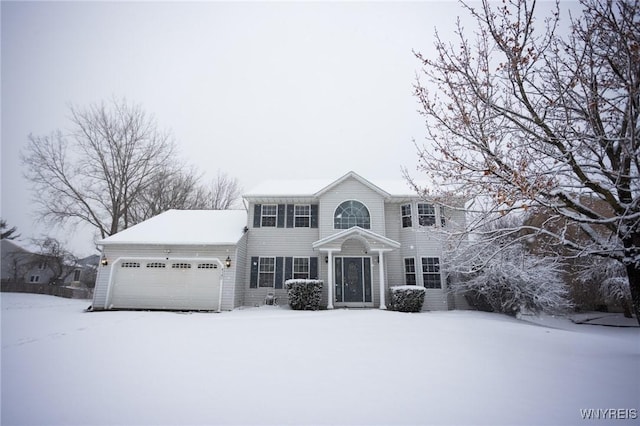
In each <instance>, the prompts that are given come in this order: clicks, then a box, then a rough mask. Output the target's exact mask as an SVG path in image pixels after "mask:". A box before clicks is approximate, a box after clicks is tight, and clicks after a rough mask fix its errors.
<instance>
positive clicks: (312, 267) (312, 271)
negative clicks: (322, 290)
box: [309, 257, 318, 280]
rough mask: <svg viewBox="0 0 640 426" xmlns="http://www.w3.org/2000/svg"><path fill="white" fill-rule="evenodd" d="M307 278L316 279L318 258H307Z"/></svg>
mask: <svg viewBox="0 0 640 426" xmlns="http://www.w3.org/2000/svg"><path fill="white" fill-rule="evenodd" d="M309 278H310V279H312V280H317V279H318V258H317V257H310V258H309Z"/></svg>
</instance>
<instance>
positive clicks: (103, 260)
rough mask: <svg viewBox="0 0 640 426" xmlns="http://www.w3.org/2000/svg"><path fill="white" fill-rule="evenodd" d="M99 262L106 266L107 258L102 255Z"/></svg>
mask: <svg viewBox="0 0 640 426" xmlns="http://www.w3.org/2000/svg"><path fill="white" fill-rule="evenodd" d="M100 264H101V265H102V266H107V265H108V264H109V261H108V260H107V258H106V257H103V258H102V259H101V260H100Z"/></svg>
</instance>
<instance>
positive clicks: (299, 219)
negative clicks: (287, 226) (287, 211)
mask: <svg viewBox="0 0 640 426" xmlns="http://www.w3.org/2000/svg"><path fill="white" fill-rule="evenodd" d="M293 223H294V226H295V227H296V228H309V227H311V206H310V205H309V204H296V205H295V206H293Z"/></svg>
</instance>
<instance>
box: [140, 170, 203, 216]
mask: <svg viewBox="0 0 640 426" xmlns="http://www.w3.org/2000/svg"><path fill="white" fill-rule="evenodd" d="M199 180H200V176H199V174H198V173H197V172H196V170H195V169H193V168H192V169H189V170H186V169H185V168H184V167H182V166H179V167H172V168H170V169H169V168H168V169H164V170H160V171H158V173H156V175H155V176H154V178H153V179H152V183H151V184H150V185H148V186H147V187H146V188H145V189H144V190H143V191H141V192H140V194H139V196H138V197H137V198H136V199H135V200H133V202H132V204H131V215H132V218H133V219H134V221H135V222H136V223H138V222H142V221H143V220H146V219H149V218H151V217H153V216H156V215H158V214H160V213H162V212H164V211H166V210H169V209H185V210H190V209H199V208H202V207H203V205H204V203H205V195H204V194H202V192H203V189H202V188H201V186H200V183H199Z"/></svg>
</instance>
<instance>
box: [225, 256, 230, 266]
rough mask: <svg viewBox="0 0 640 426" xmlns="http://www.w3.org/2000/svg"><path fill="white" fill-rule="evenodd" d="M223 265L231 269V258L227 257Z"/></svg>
mask: <svg viewBox="0 0 640 426" xmlns="http://www.w3.org/2000/svg"><path fill="white" fill-rule="evenodd" d="M224 264H225V265H226V266H227V268H231V258H230V257H229V256H227V259H226V260H225V261H224Z"/></svg>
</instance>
